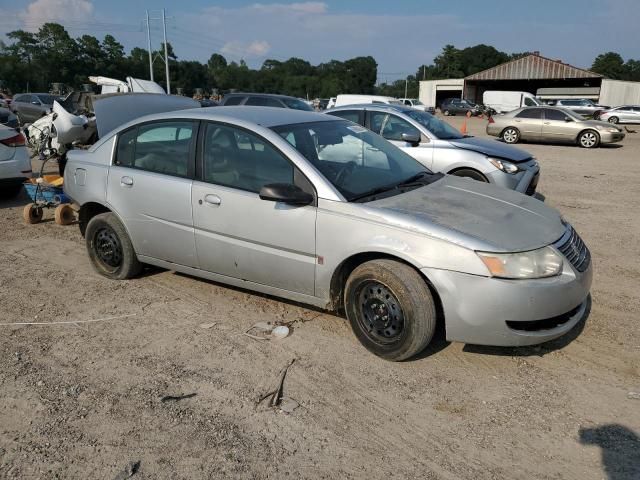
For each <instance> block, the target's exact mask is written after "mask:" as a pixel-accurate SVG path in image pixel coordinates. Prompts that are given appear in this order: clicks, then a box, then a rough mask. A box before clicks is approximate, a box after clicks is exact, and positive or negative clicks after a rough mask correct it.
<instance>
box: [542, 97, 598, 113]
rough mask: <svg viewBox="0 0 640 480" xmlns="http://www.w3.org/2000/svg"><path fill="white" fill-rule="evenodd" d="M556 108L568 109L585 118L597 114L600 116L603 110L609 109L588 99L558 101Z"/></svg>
mask: <svg viewBox="0 0 640 480" xmlns="http://www.w3.org/2000/svg"><path fill="white" fill-rule="evenodd" d="M554 106H556V107H563V108H566V109H568V110H571V111H572V112H576V113H577V114H579V115H582V116H585V117H593V116H595V115H596V114H599V112H601V111H602V110H606V109H608V108H609V107H608V106H604V105H598V104H596V103H594V102H593V101H592V100H589V99H588V98H577V99H576V98H569V99H565V100H556V102H555V104H554Z"/></svg>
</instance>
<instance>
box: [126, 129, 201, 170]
mask: <svg viewBox="0 0 640 480" xmlns="http://www.w3.org/2000/svg"><path fill="white" fill-rule="evenodd" d="M195 125H196V124H195V122H189V121H177V122H158V123H150V124H146V125H142V126H140V127H137V128H133V129H131V130H127V131H125V132H123V133H121V134H120V135H119V137H118V147H117V150H116V161H115V164H116V165H120V166H124V167H132V168H137V169H140V170H146V171H149V172H155V173H162V174H165V175H175V176H179V177H186V176H187V174H188V171H189V153H190V151H191V144H192V141H193V137H194V131H195Z"/></svg>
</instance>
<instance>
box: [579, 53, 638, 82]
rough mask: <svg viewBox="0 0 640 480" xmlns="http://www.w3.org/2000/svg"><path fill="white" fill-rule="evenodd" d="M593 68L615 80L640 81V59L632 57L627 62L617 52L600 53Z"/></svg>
mask: <svg viewBox="0 0 640 480" xmlns="http://www.w3.org/2000/svg"><path fill="white" fill-rule="evenodd" d="M591 70H593V71H594V72H596V73H600V74H601V75H604V76H605V77H607V78H612V79H614V80H632V81H640V61H639V60H633V59H631V58H630V59H629V60H627V61H626V62H625V61H624V59H623V58H622V57H621V56H620V54H618V53H615V52H607V53H603V54H600V55H598V56H597V57H596V59H595V60H594V61H593V65H592V66H591Z"/></svg>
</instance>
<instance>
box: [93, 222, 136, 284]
mask: <svg viewBox="0 0 640 480" xmlns="http://www.w3.org/2000/svg"><path fill="white" fill-rule="evenodd" d="M85 239H86V240H85V241H86V244H87V251H88V252H89V258H90V260H91V264H92V265H93V268H95V270H96V271H97V272H98V273H100V274H101V275H104V276H105V277H107V278H111V279H114V280H124V279H127V278H131V277H134V276H136V275H137V274H138V273H140V271H141V270H142V265H141V264H140V262H139V261H138V258H137V257H136V252H135V251H134V249H133V244H132V243H131V240H130V239H129V235H127V231H126V230H125V228H124V226H123V225H122V223H120V220H118V218H117V217H116V216H115V215H114V214H113V213H111V212H109V213H101V214H99V215H96V216H95V217H93V218H92V219H91V220H89V224H88V225H87V230H86V231H85Z"/></svg>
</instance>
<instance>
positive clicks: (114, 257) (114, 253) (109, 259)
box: [93, 227, 123, 269]
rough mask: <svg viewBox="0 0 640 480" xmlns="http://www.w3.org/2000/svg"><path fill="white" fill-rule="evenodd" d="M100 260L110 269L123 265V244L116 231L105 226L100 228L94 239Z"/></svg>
mask: <svg viewBox="0 0 640 480" xmlns="http://www.w3.org/2000/svg"><path fill="white" fill-rule="evenodd" d="M93 245H94V247H93V248H94V249H95V252H96V255H97V256H98V260H100V262H101V263H102V264H103V265H104V266H105V267H108V268H110V269H116V268H118V267H119V266H120V265H122V259H123V255H122V245H121V244H120V239H119V238H118V236H117V235H116V233H115V232H114V231H113V230H111V229H110V228H107V227H104V228H101V229H100V230H98V231H97V232H96V234H95V237H94V241H93Z"/></svg>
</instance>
